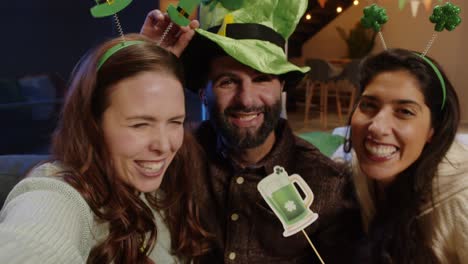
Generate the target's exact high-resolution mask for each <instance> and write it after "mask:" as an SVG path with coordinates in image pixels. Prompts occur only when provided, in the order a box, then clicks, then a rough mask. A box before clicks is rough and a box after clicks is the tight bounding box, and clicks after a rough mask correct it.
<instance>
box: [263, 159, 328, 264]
mask: <svg viewBox="0 0 468 264" xmlns="http://www.w3.org/2000/svg"><path fill="white" fill-rule="evenodd" d="M294 184H297V186H299V187H300V189H301V190H302V192H303V193H304V195H305V197H304V198H302V197H301V195H300V194H299V191H298V190H297V189H296V187H295V185H294ZM257 189H258V191H259V192H260V194H261V195H262V197H263V199H264V200H265V201H266V203H267V204H268V206H269V207H270V208H271V210H273V212H274V213H275V215H276V216H277V217H278V219H279V220H280V221H281V224H282V225H283V228H284V232H283V236H285V237H288V236H292V235H294V234H296V233H298V232H300V231H302V232H303V234H304V235H305V237H306V239H307V241H308V242H309V243H310V245H311V247H312V249H313V250H314V251H315V253H316V254H317V256H318V257H319V259H320V260H321V261H322V263H323V260H322V258H321V257H320V255H319V253H318V252H317V250H316V249H315V247H314V245H313V244H312V242H311V241H310V239H309V237H308V236H307V233H306V232H305V231H304V229H305V228H306V227H308V226H309V225H311V224H312V223H313V222H315V220H317V218H318V214H317V213H314V212H312V210H310V208H309V207H310V206H311V205H312V202H313V200H314V193H313V192H312V190H311V189H310V187H309V185H307V183H306V182H305V181H304V179H302V177H301V176H299V175H297V174H293V175H291V176H288V173H287V172H286V171H285V170H284V168H283V167H280V166H275V167H274V169H273V173H272V174H270V175H268V176H267V177H265V178H263V179H262V180H261V181H260V182H259V183H258V185H257Z"/></svg>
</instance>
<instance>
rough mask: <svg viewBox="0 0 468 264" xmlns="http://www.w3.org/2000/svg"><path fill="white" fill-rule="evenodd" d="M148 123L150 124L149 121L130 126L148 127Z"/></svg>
mask: <svg viewBox="0 0 468 264" xmlns="http://www.w3.org/2000/svg"><path fill="white" fill-rule="evenodd" d="M147 125H148V123H138V124H133V125H130V127H132V128H142V127H146V126H147Z"/></svg>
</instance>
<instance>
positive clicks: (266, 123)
mask: <svg viewBox="0 0 468 264" xmlns="http://www.w3.org/2000/svg"><path fill="white" fill-rule="evenodd" d="M209 111H210V120H211V122H212V123H213V124H214V125H215V127H216V129H217V130H218V131H219V132H220V133H221V136H222V137H223V138H224V140H225V143H227V144H228V147H229V148H234V149H249V148H255V147H258V146H260V145H262V144H263V143H264V142H265V140H266V139H267V137H268V136H269V135H270V133H271V132H272V131H273V130H274V129H275V128H276V126H277V125H278V122H279V118H280V114H281V101H280V100H278V101H277V102H276V103H275V104H273V105H272V106H262V107H250V108H246V107H244V106H242V105H233V106H230V107H228V108H226V109H225V110H224V112H223V113H221V111H220V110H219V107H218V106H217V105H216V104H214V105H213V106H212V107H211V108H210V109H209ZM236 112H246V113H248V112H259V113H263V123H262V124H261V125H260V127H259V128H257V129H256V130H251V129H248V128H239V127H237V126H235V125H233V124H231V123H229V121H228V118H229V116H230V114H231V113H236Z"/></svg>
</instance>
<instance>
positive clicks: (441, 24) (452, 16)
mask: <svg viewBox="0 0 468 264" xmlns="http://www.w3.org/2000/svg"><path fill="white" fill-rule="evenodd" d="M459 14H460V7H458V6H456V5H454V4H452V3H449V2H447V3H445V5H443V6H439V5H438V6H436V7H434V11H433V13H432V15H431V16H430V17H429V20H430V21H431V22H432V23H434V24H435V26H434V28H435V30H436V31H438V32H441V31H443V30H444V29H447V30H448V31H452V30H454V29H455V28H456V27H457V26H458V25H459V24H460V23H461V18H460V16H459Z"/></svg>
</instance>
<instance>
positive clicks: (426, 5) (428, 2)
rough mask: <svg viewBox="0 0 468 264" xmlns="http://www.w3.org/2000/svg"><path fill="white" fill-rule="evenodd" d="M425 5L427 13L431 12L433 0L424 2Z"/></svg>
mask: <svg viewBox="0 0 468 264" xmlns="http://www.w3.org/2000/svg"><path fill="white" fill-rule="evenodd" d="M423 4H424V8H426V11H431V7H432V0H424V1H423Z"/></svg>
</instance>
